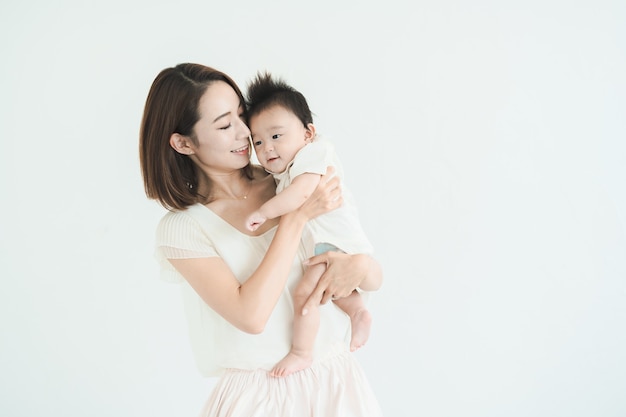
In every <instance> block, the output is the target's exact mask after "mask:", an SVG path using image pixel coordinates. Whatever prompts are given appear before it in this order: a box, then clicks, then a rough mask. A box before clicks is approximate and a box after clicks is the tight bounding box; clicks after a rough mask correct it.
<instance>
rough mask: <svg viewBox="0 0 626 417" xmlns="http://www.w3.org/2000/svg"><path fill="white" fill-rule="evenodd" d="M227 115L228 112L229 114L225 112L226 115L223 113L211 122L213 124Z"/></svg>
mask: <svg viewBox="0 0 626 417" xmlns="http://www.w3.org/2000/svg"><path fill="white" fill-rule="evenodd" d="M229 114H230V112H229V111H227V112H226V113H224V114H220V115H219V116H217V117H216V118H215V120H213V123H215V122H217V121H218V120H219V119H221V118H223V117H226V116H228V115H229Z"/></svg>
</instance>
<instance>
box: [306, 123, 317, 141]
mask: <svg viewBox="0 0 626 417" xmlns="http://www.w3.org/2000/svg"><path fill="white" fill-rule="evenodd" d="M313 139H315V125H314V124H313V123H309V124H308V125H307V126H306V131H305V132H304V140H305V141H307V142H313Z"/></svg>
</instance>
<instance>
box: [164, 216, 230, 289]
mask: <svg viewBox="0 0 626 417" xmlns="http://www.w3.org/2000/svg"><path fill="white" fill-rule="evenodd" d="M213 256H219V255H218V254H217V252H216V251H215V248H214V246H213V244H212V242H211V240H210V239H209V238H208V236H207V235H206V234H205V233H204V232H203V230H202V227H201V226H200V224H199V223H198V221H197V220H196V219H194V218H193V217H192V216H190V215H189V214H188V213H186V212H184V211H178V212H169V213H167V214H166V215H165V216H163V218H162V219H161V221H160V222H159V224H158V226H157V231H156V248H155V257H156V258H157V261H158V262H159V266H160V269H161V279H163V280H164V281H168V282H173V283H180V282H182V280H183V277H182V276H181V275H180V274H179V273H178V271H176V269H175V268H174V267H173V266H172V264H171V263H170V262H169V261H168V259H191V258H209V257H213Z"/></svg>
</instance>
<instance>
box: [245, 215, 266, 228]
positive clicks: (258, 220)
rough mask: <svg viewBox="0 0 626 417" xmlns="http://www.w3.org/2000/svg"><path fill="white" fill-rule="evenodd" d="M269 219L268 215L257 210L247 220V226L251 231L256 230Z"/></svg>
mask: <svg viewBox="0 0 626 417" xmlns="http://www.w3.org/2000/svg"><path fill="white" fill-rule="evenodd" d="M266 220H267V217H265V216H264V215H262V214H261V213H260V212H258V211H255V212H254V213H252V214H251V215H250V216H248V219H247V220H246V227H247V228H248V230H249V231H251V232H254V231H255V230H256V229H258V228H259V227H261V225H262V224H263V223H265V221H266Z"/></svg>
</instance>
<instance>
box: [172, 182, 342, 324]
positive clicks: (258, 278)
mask: <svg viewBox="0 0 626 417" xmlns="http://www.w3.org/2000/svg"><path fill="white" fill-rule="evenodd" d="M329 174H331V171H329V172H328V173H327V175H325V176H323V177H322V180H321V181H320V184H319V186H318V187H317V189H316V190H315V192H314V193H313V194H312V195H311V198H309V199H308V200H307V201H306V202H305V203H304V204H303V205H302V206H301V207H300V208H299V209H297V210H295V211H293V212H291V213H289V214H287V215H285V216H283V217H281V219H280V221H279V224H278V228H277V230H276V234H275V236H274V239H273V240H272V243H271V244H270V247H269V248H268V250H267V253H266V254H265V257H264V258H263V260H262V261H261V263H260V264H259V266H258V267H257V269H256V270H255V271H254V272H253V273H252V275H251V276H250V277H249V278H248V279H247V280H246V281H245V282H244V283H243V284H240V283H239V281H237V279H236V278H235V276H234V274H233V273H232V271H231V270H230V268H229V267H228V265H226V263H225V262H224V261H223V260H222V259H220V258H196V259H170V260H169V261H170V262H171V263H172V265H173V266H174V267H175V268H176V269H177V270H178V271H179V272H180V273H181V275H182V276H183V277H184V278H185V279H186V280H187V282H189V284H190V285H191V287H192V288H193V289H194V290H195V291H196V292H197V293H198V295H200V297H201V298H202V299H203V300H204V301H205V302H206V303H207V304H208V305H209V306H210V307H211V308H212V309H213V310H215V311H216V312H217V313H218V314H220V315H221V316H222V317H224V318H225V319H226V320H228V321H229V322H230V323H231V324H233V325H234V326H236V327H237V328H239V329H240V330H242V331H245V332H248V333H260V332H262V331H263V329H264V327H265V324H266V323H267V320H268V319H269V317H270V315H271V313H272V311H273V310H274V307H275V305H276V303H277V302H278V299H279V297H280V295H281V293H282V291H283V288H284V286H285V284H286V281H287V277H288V275H289V271H290V269H291V267H292V262H293V259H294V257H295V256H296V252H297V250H298V247H299V245H300V239H301V234H302V231H303V229H304V225H305V224H306V222H307V221H308V220H310V219H311V218H314V217H316V216H318V215H320V214H323V213H326V212H328V211H330V210H333V209H335V208H337V207H339V206H340V205H341V203H342V198H341V189H340V187H339V181H336V180H335V179H334V178H333V179H330V180H328V178H330V175H329Z"/></svg>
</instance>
